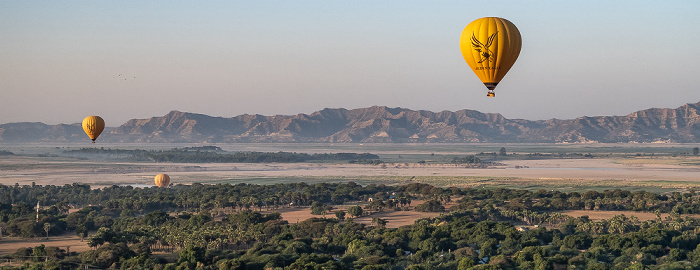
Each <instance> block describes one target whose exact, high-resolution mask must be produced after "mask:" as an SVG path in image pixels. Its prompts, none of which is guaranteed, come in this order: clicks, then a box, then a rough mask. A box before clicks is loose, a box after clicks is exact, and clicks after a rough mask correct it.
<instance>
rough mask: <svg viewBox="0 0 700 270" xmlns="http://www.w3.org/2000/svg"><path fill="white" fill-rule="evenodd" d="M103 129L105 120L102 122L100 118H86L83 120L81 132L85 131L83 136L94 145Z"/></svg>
mask: <svg viewBox="0 0 700 270" xmlns="http://www.w3.org/2000/svg"><path fill="white" fill-rule="evenodd" d="M104 129H105V120H102V117H99V116H88V117H85V119H83V130H85V134H87V135H88V137H90V139H92V143H95V140H96V139H97V137H98V136H100V133H102V131H103V130H104Z"/></svg>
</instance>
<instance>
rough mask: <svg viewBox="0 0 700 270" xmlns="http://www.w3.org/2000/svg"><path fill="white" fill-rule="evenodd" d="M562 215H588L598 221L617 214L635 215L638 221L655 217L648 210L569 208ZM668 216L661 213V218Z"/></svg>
mask: <svg viewBox="0 0 700 270" xmlns="http://www.w3.org/2000/svg"><path fill="white" fill-rule="evenodd" d="M562 214H564V215H568V216H572V217H581V216H588V218H589V219H590V220H595V221H600V220H603V219H610V218H612V217H614V216H617V215H625V216H627V217H631V216H635V217H637V218H638V219H639V220H640V221H646V220H654V219H656V214H654V213H650V212H634V211H592V210H571V211H564V212H562ZM667 216H668V214H666V213H661V219H665V218H666V217H667Z"/></svg>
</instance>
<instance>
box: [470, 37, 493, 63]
mask: <svg viewBox="0 0 700 270" xmlns="http://www.w3.org/2000/svg"><path fill="white" fill-rule="evenodd" d="M497 35H498V32H496V33H493V34H492V35H491V36H489V38H488V40H487V41H486V44H484V43H481V41H479V39H478V38H476V36H474V33H473V32H472V47H473V48H474V50H475V51H477V52H479V54H481V60H479V62H478V63H482V62H484V61H487V60H488V61H489V62H492V61H493V58H495V55H494V54H493V51H491V49H489V48H490V47H491V45H492V44H493V40H494V39H496V37H497Z"/></svg>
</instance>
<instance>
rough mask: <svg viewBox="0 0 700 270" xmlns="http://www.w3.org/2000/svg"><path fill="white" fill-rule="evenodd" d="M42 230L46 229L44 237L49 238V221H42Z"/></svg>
mask: <svg viewBox="0 0 700 270" xmlns="http://www.w3.org/2000/svg"><path fill="white" fill-rule="evenodd" d="M44 231H46V239H49V231H51V223H48V222H46V223H44Z"/></svg>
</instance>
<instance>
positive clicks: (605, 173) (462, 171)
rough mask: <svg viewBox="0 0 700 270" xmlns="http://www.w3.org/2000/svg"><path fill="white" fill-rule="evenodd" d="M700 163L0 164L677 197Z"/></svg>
mask: <svg viewBox="0 0 700 270" xmlns="http://www.w3.org/2000/svg"><path fill="white" fill-rule="evenodd" d="M697 163H700V159H697V158H694V159H688V158H683V159H681V158H675V159H674V158H664V159H651V158H643V159H642V158H639V159H635V158H628V159H620V158H596V159H543V160H508V161H504V162H503V164H504V165H503V166H496V167H491V168H488V169H480V168H465V167H463V166H456V165H442V164H437V165H421V164H417V163H395V164H388V166H377V165H362V164H328V163H266V164H260V163H236V164H231V163H229V164H222V163H197V164H193V163H120V162H108V161H101V162H100V161H86V160H75V159H66V158H63V159H62V158H42V157H22V156H11V157H0V184H4V185H14V184H15V183H18V184H20V185H31V184H32V183H36V184H37V185H65V184H72V183H85V184H89V185H91V186H93V187H95V188H98V187H104V186H111V185H135V186H137V187H143V186H152V185H153V176H154V175H156V174H158V173H168V174H169V175H170V176H171V179H172V182H173V183H174V184H190V183H194V182H199V183H238V182H247V183H254V184H256V183H257V184H270V183H285V182H299V181H304V182H307V183H314V182H347V181H355V182H358V183H361V184H367V183H382V184H401V183H409V182H422V183H428V184H432V185H436V186H460V187H474V186H501V187H509V188H536V187H545V188H546V187H552V188H561V189H566V188H570V189H577V188H585V187H608V188H628V189H629V188H630V187H636V188H638V189H645V188H657V189H659V188H660V189H678V190H683V189H686V188H691V187H700V181H698V179H699V177H698V175H700V174H699V173H700V165H696V164H697Z"/></svg>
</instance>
